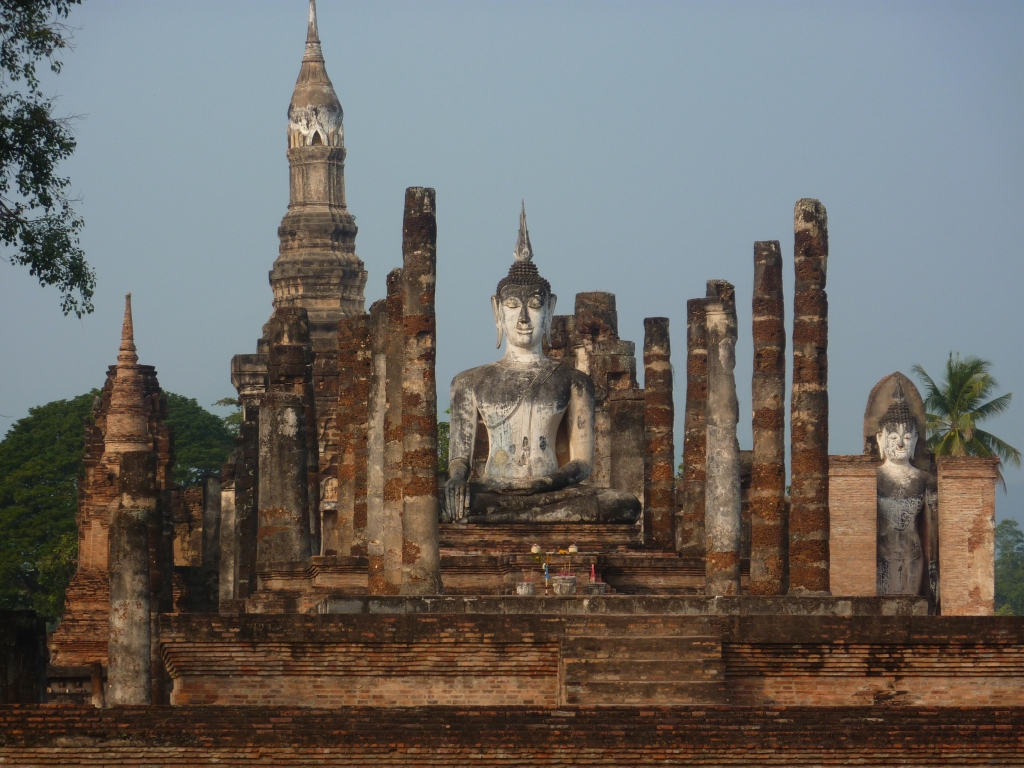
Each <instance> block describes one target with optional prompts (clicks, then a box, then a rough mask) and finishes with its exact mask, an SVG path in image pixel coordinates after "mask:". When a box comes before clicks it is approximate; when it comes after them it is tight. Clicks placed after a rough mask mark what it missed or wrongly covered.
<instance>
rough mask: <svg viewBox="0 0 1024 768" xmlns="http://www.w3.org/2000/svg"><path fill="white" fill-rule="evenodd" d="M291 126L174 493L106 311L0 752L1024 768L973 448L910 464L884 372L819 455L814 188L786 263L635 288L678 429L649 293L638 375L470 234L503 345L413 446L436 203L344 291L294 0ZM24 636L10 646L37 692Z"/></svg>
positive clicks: (339, 136) (1007, 629) (125, 761)
mask: <svg viewBox="0 0 1024 768" xmlns="http://www.w3.org/2000/svg"><path fill="white" fill-rule="evenodd" d="M288 115H289V118H288V126H287V137H288V144H287V146H288V148H287V152H288V160H289V166H290V171H291V202H290V205H289V210H288V213H287V215H286V216H285V218H284V221H283V222H282V224H281V228H280V230H279V234H280V240H281V244H280V254H279V257H278V259H277V261H276V262H275V264H274V267H273V270H272V271H271V273H270V282H271V285H272V288H273V293H274V301H273V311H272V314H271V317H270V319H269V321H268V322H267V324H266V325H265V326H264V328H263V329H262V334H261V335H260V338H259V340H258V341H257V343H256V351H255V352H253V353H247V354H240V355H236V356H235V357H234V358H233V360H232V361H231V366H230V375H231V381H232V382H233V384H234V385H235V387H236V388H237V391H238V397H239V400H240V403H241V408H242V422H241V426H240V429H239V435H238V438H237V442H236V446H235V449H234V451H233V453H232V455H231V457H230V458H229V460H228V462H227V463H226V464H225V466H224V468H223V470H222V471H221V473H220V476H219V478H208V479H207V480H206V482H205V483H204V484H203V487H202V489H201V490H200V489H185V490H183V489H179V488H177V487H175V486H174V484H173V483H172V482H171V479H170V475H169V467H170V466H171V464H172V463H173V434H172V432H171V430H170V429H169V428H168V427H167V426H165V425H164V420H165V419H166V417H167V405H166V399H165V398H164V397H163V395H162V394H161V391H160V387H159V384H158V383H157V380H156V374H155V371H153V369H152V368H151V367H148V366H145V365H140V364H139V363H138V355H137V353H136V349H135V340H134V334H133V330H132V315H131V305H130V303H129V304H128V305H127V307H126V313H125V323H124V333H123V336H122V342H121V348H120V352H119V354H118V362H117V365H116V366H113V367H111V368H110V369H109V371H108V374H107V382H106V384H105V385H104V387H103V390H102V392H101V394H100V395H99V396H98V397H97V401H96V405H95V407H94V409H93V414H92V418H91V419H90V420H89V423H88V425H87V426H86V452H85V475H84V477H83V478H82V480H81V482H80V494H79V512H78V518H77V520H78V525H79V553H80V555H79V565H78V572H77V573H76V575H75V577H74V579H73V581H72V583H71V587H70V588H69V590H68V595H67V605H66V609H65V613H64V617H63V619H62V621H61V622H60V625H59V627H58V628H57V630H56V632H54V633H53V634H52V635H51V636H50V638H49V652H50V662H49V663H50V665H49V667H48V669H47V670H46V675H47V680H48V682H47V686H46V687H47V689H48V691H47V697H48V699H49V701H50V702H51V703H53V704H63V705H65V706H62V707H54V708H46V709H42V710H40V709H37V708H36V709H34V708H32V707H25V706H24V705H18V706H16V707H13V708H12V707H10V706H6V705H5V706H0V763H3V764H12V765H43V764H55V763H57V762H59V763H61V764H63V765H87V764H88V765H91V764H96V763H97V762H102V761H104V760H107V761H111V762H115V761H116V762H118V764H121V765H143V764H183V765H184V764H188V765H205V764H213V763H214V762H216V763H217V764H221V765H234V764H236V763H237V764H242V763H243V762H244V763H245V764H247V765H248V764H254V762H260V761H263V762H266V763H268V764H270V763H273V764H303V765H377V764H407V765H414V764H415V765H419V764H424V765H427V764H429V765H437V766H443V765H452V766H454V765H471V764H472V765H498V764H501V765H523V766H525V765H530V766H538V765H565V764H569V763H575V764H581V765H591V764H592V765H597V764H601V765H605V764H630V765H655V764H658V765H665V764H681V763H684V762H691V763H694V764H703V765H717V764H728V765H795V764H808V765H809V764H815V765H818V764H828V765H847V764H849V765H854V764H856V765H881V764H910V763H913V764H922V765H940V764H943V763H944V762H945V761H950V762H955V764H957V765H975V764H977V765H982V764H993V763H1000V762H1002V763H1005V764H1010V763H1013V762H1014V761H1016V762H1017V763H1018V764H1019V763H1020V761H1021V755H1022V750H1024V743H1022V738H1024V737H1022V736H1021V734H1022V733H1024V727H1022V726H1024V624H1022V620H1021V619H1017V618H1014V617H1000V616H992V615H991V614H992V613H993V604H992V601H993V573H992V557H993V526H994V488H995V482H996V477H997V466H996V464H995V462H994V461H993V460H989V459H972V458H956V459H945V458H941V459H938V460H936V459H935V458H934V457H932V456H930V455H928V454H927V452H926V451H925V450H924V440H923V437H924V428H925V427H924V422H923V410H922V408H921V403H920V395H919V394H918V393H917V391H916V389H914V388H913V385H912V384H911V383H910V382H909V381H908V380H907V379H906V378H905V377H903V376H902V374H898V373H897V374H892V375H889V376H886V377H885V378H884V379H882V381H880V382H879V385H878V386H877V387H876V388H875V391H873V392H872V393H871V395H870V396H869V398H868V407H867V412H866V414H865V421H864V436H865V445H864V453H863V454H858V455H853V456H829V455H828V452H827V451H828V419H829V411H828V376H827V346H828V325H827V299H826V296H825V290H824V288H825V267H826V260H827V254H828V231H827V221H828V219H827V216H826V212H825V207H824V206H823V205H822V203H821V202H819V201H817V200H810V199H805V200H800V201H799V202H798V203H797V204H796V208H795V214H794V236H795V242H796V250H795V253H794V258H793V260H792V261H791V262H789V266H788V267H787V266H786V259H785V258H784V257H783V254H782V250H781V248H780V246H779V244H778V241H777V240H764V241H760V242H758V243H755V244H754V265H753V267H754V269H753V270H752V275H747V276H744V275H737V276H729V277H731V279H730V281H726V280H725V279H720V278H721V277H722V276H715V275H701V274H699V272H700V269H701V268H700V266H699V264H688V265H686V266H685V267H684V268H681V269H682V270H683V271H684V273H685V274H684V277H685V280H686V282H687V283H692V284H693V287H694V291H695V292H696V291H697V290H700V294H699V295H698V296H696V297H694V298H692V299H690V300H689V301H685V300H684V299H685V297H684V299H681V300H680V301H679V302H678V305H677V306H667V307H658V308H657V309H658V311H659V312H660V313H661V314H662V315H670V314H673V313H675V314H677V315H679V316H681V313H682V311H683V310H684V309H685V312H686V324H687V325H686V329H685V330H686V345H685V349H686V361H685V370H686V377H685V378H686V393H685V400H682V401H680V406H681V407H682V408H683V410H684V420H683V422H684V426H685V433H684V435H683V437H682V439H681V440H676V439H675V437H674V435H673V413H674V410H673V409H674V406H673V400H674V393H673V382H674V381H676V380H678V378H677V377H674V376H673V375H672V370H673V369H672V359H671V344H670V325H669V321H668V319H667V318H666V317H650V318H647V319H646V320H645V322H644V329H645V338H644V340H643V347H642V361H643V368H644V376H643V379H644V380H643V382H642V383H641V381H639V380H638V377H637V357H636V347H635V345H634V343H633V342H631V341H627V340H625V339H622V338H620V336H619V329H618V315H617V308H616V301H615V296H614V295H613V294H611V293H606V292H600V291H589V292H581V293H578V294H577V295H576V297H575V302H574V303H573V306H572V307H571V309H572V311H571V312H569V313H566V314H561V315H559V314H556V296H555V294H554V292H553V291H552V286H550V285H549V284H548V282H547V281H546V280H544V278H542V277H541V276H540V273H539V271H538V268H537V266H536V264H535V263H534V252H533V246H532V244H531V242H530V237H529V233H528V231H527V227H526V216H525V208H524V209H523V210H522V212H521V214H520V227H519V235H518V241H517V242H516V244H515V248H514V259H515V260H514V262H513V264H512V266H511V268H510V269H508V272H507V274H505V269H506V268H507V261H506V259H505V257H503V256H501V255H500V254H491V255H490V258H492V260H493V261H492V263H493V267H494V277H495V280H496V281H498V279H499V278H500V282H498V286H497V290H496V291H495V293H494V295H493V296H492V297H491V303H492V307H493V310H494V319H495V326H496V331H497V344H498V346H499V347H501V346H502V345H504V351H503V353H502V356H501V358H500V359H499V360H498V361H497V362H492V363H488V364H485V365H483V366H481V367H479V368H474V369H471V370H469V371H465V372H463V373H460V374H459V375H458V376H457V377H456V378H455V380H454V382H453V383H452V388H451V433H450V449H449V450H450V456H449V463H448V466H447V470H446V471H439V463H438V421H437V419H438V399H437V383H436V380H435V356H436V351H437V349H439V348H443V345H441V347H439V344H438V339H437V325H436V321H435V288H436V283H437V278H438V269H437V265H438V262H439V261H443V260H444V259H445V253H444V250H443V248H439V247H438V237H437V236H438V232H437V218H436V216H437V213H436V212H437V209H438V205H442V206H443V205H444V202H443V196H441V197H440V198H439V197H438V196H437V195H436V194H435V191H434V190H433V189H430V188H426V187H410V188H409V189H407V190H406V191H405V197H404V215H403V224H402V252H401V257H400V258H401V262H400V263H395V264H380V265H375V267H374V269H375V274H376V275H377V277H376V278H375V279H377V280H379V281H380V287H381V288H384V287H385V284H386V298H384V299H382V300H380V301H378V302H377V303H375V304H374V305H373V306H372V307H370V310H369V311H368V312H367V311H365V309H364V306H363V289H364V286H365V284H366V281H367V271H366V270H365V269H364V266H363V264H362V262H361V261H360V260H359V259H358V258H357V257H356V256H355V237H356V227H355V223H354V219H353V217H352V215H351V213H349V211H348V207H347V201H346V197H345V193H344V160H345V146H344V141H343V135H344V134H343V125H342V109H341V104H340V101H339V100H338V97H337V95H336V93H335V91H334V88H333V86H332V84H331V81H330V79H329V78H328V77H327V73H326V68H325V62H324V57H323V54H322V51H321V48H320V42H319V32H318V28H317V21H316V9H315V6H314V5H313V3H312V2H311V3H310V19H309V26H308V28H307V42H306V49H305V55H304V57H303V59H302V64H301V69H300V74H299V79H298V83H297V85H296V88H295V93H294V96H293V98H292V102H291V106H290V107H289V112H288ZM398 202H399V201H398V200H397V199H396V207H397V205H398ZM509 213H510V217H509V219H510V222H509V223H510V228H509V235H510V237H509V241H510V242H509V244H510V245H511V244H512V237H511V235H512V234H513V227H512V226H511V225H512V224H513V222H514V218H513V212H509ZM779 235H781V233H777V234H776V236H779ZM442 242H443V241H442ZM539 250H540V251H541V252H542V251H543V249H542V248H541V249H539ZM395 256H396V258H395V261H396V262H398V254H397V253H396V254H395ZM834 258H837V259H844V258H848V257H847V256H846V255H845V254H843V253H837V254H835V255H834ZM389 267H394V268H393V269H391V271H390V272H389V271H388V268H389ZM448 274H452V272H450V271H449V272H448ZM708 277H711V278H713V279H711V280H706V278H708ZM751 277H752V278H753V286H754V291H753V293H752V295H748V296H747V299H746V301H747V302H748V305H750V306H752V307H753V310H754V312H753V328H752V330H753V334H752V337H751V338H745V337H744V333H745V331H743V330H742V329H741V328H740V327H739V325H738V323H737V315H736V311H737V310H736V308H737V299H738V298H741V297H738V296H737V294H742V293H743V292H744V290H749V288H746V287H745V286H749V285H750V279H751ZM790 279H792V280H793V283H792V286H793V287H794V288H795V295H794V306H793V321H794V322H793V332H792V337H791V338H790V339H789V342H790V343H789V345H788V349H791V350H792V355H791V356H790V357H789V358H788V359H787V357H786V351H787V338H786V333H785V323H784V318H783V310H784V306H783V299H782V297H783V287H784V284H785V283H786V282H787V281H788V280H790ZM698 286H706V291H705V290H704V289H699V288H698ZM734 286H739V288H737V287H734ZM832 290H833V292H835V291H842V290H843V286H842V285H833V286H832ZM478 298H479V300H480V301H486V296H480V297H478ZM136 311H142V312H144V311H145V308H144V307H136ZM749 341H752V342H753V352H754V361H753V363H754V365H753V381H752V384H753V390H752V391H753V397H754V402H753V403H743V402H742V400H743V397H744V395H743V391H744V390H743V389H742V388H739V387H737V382H736V380H735V368H736V355H737V351H738V350H743V349H748V348H750V345H749V344H747V343H746V342H749ZM479 353H480V355H481V357H483V356H484V354H485V350H479ZM787 364H788V365H790V366H792V389H791V391H790V393H789V394H790V396H791V402H792V412H791V414H792V427H791V429H792V435H791V440H790V444H789V450H788V451H787V445H786V440H785V437H786V435H785V423H784V418H783V416H784V408H785V403H786V397H787V392H786V383H787V380H786V370H787ZM680 370H681V369H680ZM880 373H881V372H880ZM641 384H642V385H641ZM744 413H746V414H750V415H751V416H752V419H753V421H752V425H751V426H752V428H753V434H754V450H753V452H750V451H744V450H741V449H740V444H739V442H738V440H737V429H738V425H739V419H740V417H741V415H742V414H744ZM677 446H679V447H681V448H682V454H683V458H684V464H683V466H682V468H681V472H680V473H679V474H678V475H677V473H676V471H675V467H674V463H675V459H676V456H675V450H676V447H677ZM787 455H788V456H789V457H790V462H791V464H792V466H791V467H789V470H790V473H791V475H792V483H791V486H790V487H789V488H787V486H786V476H787V473H786V470H787V467H786V457H787ZM19 626H20V625H19ZM18 642H19V643H20V645H18V647H17V649H15V648H13V646H12V651H11V653H10V654H8V655H7V656H5V658H9V659H13V661H10V662H9V667H10V669H15V670H16V671H17V679H18V680H20V681H22V682H21V683H18V685H19V686H20V687H19V688H17V690H18V691H31V690H32V686H31V685H28V684H25V683H24V681H31V679H33V678H32V674H31V671H30V670H28V666H26V665H31V664H33V663H35V662H32V661H31V660H32V659H33V658H35V657H34V656H33V655H32V654H28V653H26V652H24V651H23V650H18V649H23V648H26V647H29V646H31V640H30V639H29V640H24V639H22V640H19V641H18ZM5 653H6V651H5ZM23 667H24V669H23ZM12 679H14V678H13V677H12ZM11 690H12V691H13V690H14V689H13V688H12V689H11ZM24 695H27V694H22V693H19V694H18V698H15V697H14V695H13V694H12V695H11V696H7V697H6V698H5V699H4V701H10V700H18V701H23V700H24ZM124 705H135V706H130V707H125V706H124ZM783 708H784V709H783Z"/></svg>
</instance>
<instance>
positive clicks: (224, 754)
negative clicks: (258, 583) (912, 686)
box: [0, 705, 1024, 768]
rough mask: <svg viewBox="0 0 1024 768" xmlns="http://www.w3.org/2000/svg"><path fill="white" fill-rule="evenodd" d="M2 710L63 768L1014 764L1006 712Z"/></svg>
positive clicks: (1021, 740)
mask: <svg viewBox="0 0 1024 768" xmlns="http://www.w3.org/2000/svg"><path fill="white" fill-rule="evenodd" d="M878 718H879V711H878V709H876V708H873V707H837V708H835V709H833V710H830V711H825V712H823V711H822V710H820V709H818V708H814V707H711V706H701V707H666V706H656V705H652V706H648V707H645V708H643V709H642V710H639V711H638V710H636V709H633V708H625V707H573V706H563V707H557V708H551V707H548V708H542V707H482V708H473V707H467V706H454V707H435V706H431V707H416V708H408V709H395V710H391V711H389V712H388V713H386V715H384V714H382V713H381V711H380V710H379V709H377V708H370V707H362V708H346V709H340V710H323V709H300V708H295V707H251V708H249V707H246V708H226V707H219V708H218V707H175V708H173V709H166V708H162V707H148V708H130V709H119V710H109V709H108V710H96V709H88V708H84V707H74V708H66V709H63V710H61V711H55V710H49V711H43V712H40V711H39V710H38V709H33V708H26V707H10V708H3V709H0V731H2V732H4V733H5V734H8V736H7V738H6V740H5V742H4V743H3V744H2V745H0V761H5V762H9V763H10V764H12V765H19V766H24V768H36V767H37V766H44V765H45V766H49V765H54V764H57V763H59V764H61V765H67V766H72V767H74V766H92V765H97V764H104V765H123V766H126V767H129V768H130V767H133V766H140V767H141V766H143V765H154V764H156V765H164V766H189V768H192V767H193V766H206V765H210V766H213V765H216V766H251V765H254V764H273V765H280V766H290V765H295V766H300V765H301V766H332V767H333V766H338V767H342V766H349V767H354V766H360V767H361V766H376V765H381V766H383V765H396V764H401V765H417V766H437V768H444V767H446V766H496V765H501V766H507V767H508V768H538V767H543V766H552V767H554V766H567V765H573V766H608V765H636V766H647V765H650V766H654V765H659V766H664V765H698V766H723V765H729V766H758V768H761V767H763V766H786V767H787V768H788V767H789V766H822V765H829V766H837V767H842V766H872V767H874V766H888V765H903V766H929V768H930V767H931V766H990V765H1013V764H1019V763H1020V761H1021V759H1022V755H1024V711H1022V710H1021V709H1019V708H1006V707H1001V708H998V709H986V708H970V707H964V708H954V709H936V708H933V707H927V708H901V709H892V710H887V711H886V712H885V724H884V727H883V726H881V725H880V723H879V721H878Z"/></svg>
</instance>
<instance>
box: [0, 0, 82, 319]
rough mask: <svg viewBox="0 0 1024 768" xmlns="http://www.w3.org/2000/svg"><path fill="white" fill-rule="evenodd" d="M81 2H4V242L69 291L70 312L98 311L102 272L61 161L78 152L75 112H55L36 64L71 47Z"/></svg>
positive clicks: (0, 92) (12, 254)
mask: <svg viewBox="0 0 1024 768" xmlns="http://www.w3.org/2000/svg"><path fill="white" fill-rule="evenodd" d="M79 4H81V0H17V2H15V1H13V0H3V1H2V2H0V245H2V247H3V251H4V252H3V255H2V256H0V258H4V259H5V260H7V261H8V262H10V263H12V264H19V265H22V266H27V267H28V268H29V274H31V275H32V276H33V277H36V278H38V279H39V283H40V285H43V286H48V285H53V286H56V287H57V289H58V290H60V292H61V309H62V310H63V312H64V314H65V315H69V314H71V313H74V314H75V315H77V316H78V317H81V316H82V315H85V314H88V313H90V312H92V311H93V304H92V297H93V292H94V290H95V288H96V275H95V273H94V272H93V270H92V268H91V267H90V266H89V264H88V263H87V262H86V260H85V253H84V251H83V250H82V248H81V247H80V244H79V233H80V232H81V230H82V226H83V224H84V222H83V220H82V218H81V217H80V216H79V215H78V214H77V213H76V212H75V208H74V203H75V202H76V201H75V200H74V199H72V198H70V197H69V196H68V191H69V188H70V186H71V180H70V179H69V178H67V177H66V176H60V175H58V173H57V165H58V164H59V163H60V161H62V160H66V159H67V158H68V157H70V156H71V154H72V153H73V152H74V151H75V146H76V143H75V139H74V136H72V134H71V120H72V118H69V117H63V118H61V117H55V116H54V99H53V98H52V97H46V96H44V95H43V94H42V92H41V91H40V83H39V77H38V74H37V72H36V67H37V65H38V64H39V62H40V61H42V60H44V59H45V60H46V61H47V62H48V64H49V68H50V70H51V71H52V72H54V73H59V72H60V69H61V62H60V61H59V60H58V59H57V58H55V56H56V54H57V53H58V52H60V51H63V50H66V49H69V48H70V47H71V44H70V39H71V34H70V28H69V27H68V26H67V25H66V24H65V23H64V20H66V19H67V18H68V15H69V14H70V13H71V9H72V7H73V6H75V5H79Z"/></svg>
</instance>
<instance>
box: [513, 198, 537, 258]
mask: <svg viewBox="0 0 1024 768" xmlns="http://www.w3.org/2000/svg"><path fill="white" fill-rule="evenodd" d="M515 257H516V261H532V260H533V246H531V245H530V230H528V229H527V228H526V201H525V200H523V201H522V208H521V209H520V211H519V237H518V238H517V239H516V250H515Z"/></svg>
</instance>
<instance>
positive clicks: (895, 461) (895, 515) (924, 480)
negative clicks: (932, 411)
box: [876, 374, 939, 612]
mask: <svg viewBox="0 0 1024 768" xmlns="http://www.w3.org/2000/svg"><path fill="white" fill-rule="evenodd" d="M876 439H877V441H878V450H879V453H880V454H881V458H882V465H881V466H880V467H879V468H878V480H877V489H878V549H877V569H876V576H877V586H878V594H879V595H920V596H923V597H927V598H928V602H929V608H930V609H931V612H934V609H935V607H936V606H937V605H938V603H939V580H938V576H939V570H938V566H939V562H938V526H937V521H938V515H937V509H938V505H937V501H938V491H937V485H936V480H935V477H934V476H933V475H931V474H929V473H928V472H925V471H923V470H921V469H918V468H917V467H915V466H914V465H913V463H912V459H913V457H914V449H915V448H916V446H917V440H918V433H917V420H916V419H915V418H914V415H913V412H912V411H911V409H910V407H909V406H908V405H907V402H906V400H905V399H904V397H903V387H902V382H901V377H900V375H899V374H897V379H896V389H895V393H894V395H893V401H892V404H891V405H890V406H889V409H888V410H887V411H886V412H885V415H884V416H882V418H881V419H880V420H879V432H878V435H877V436H876Z"/></svg>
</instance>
